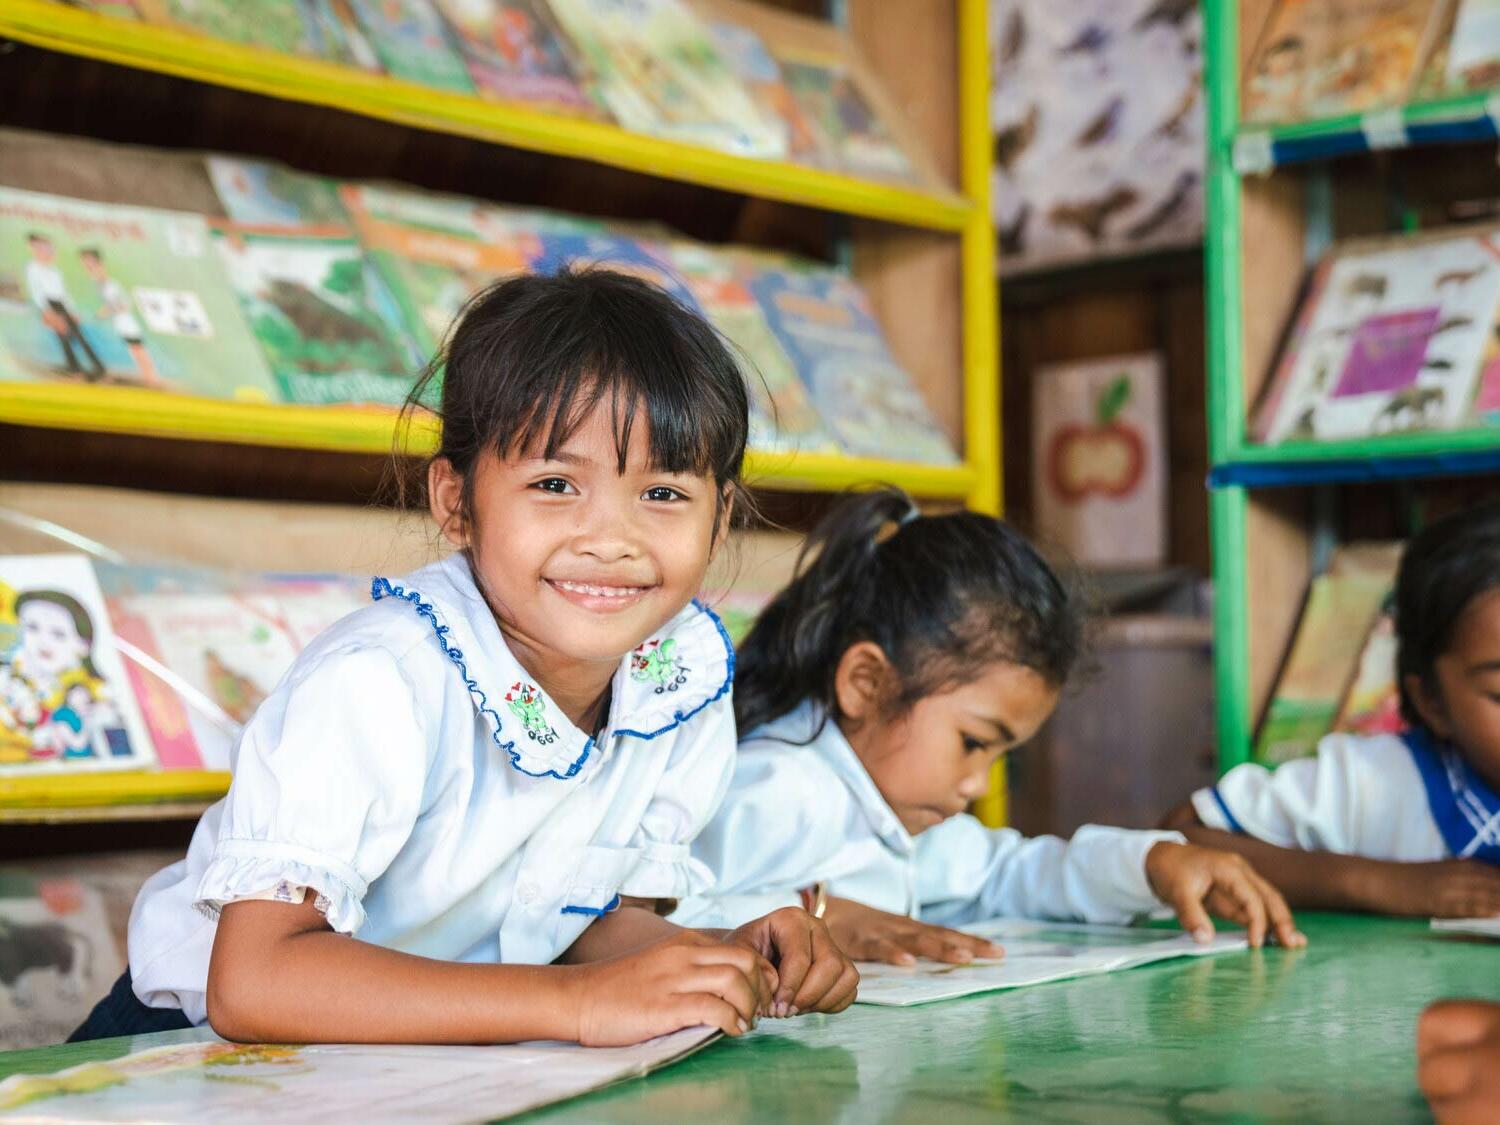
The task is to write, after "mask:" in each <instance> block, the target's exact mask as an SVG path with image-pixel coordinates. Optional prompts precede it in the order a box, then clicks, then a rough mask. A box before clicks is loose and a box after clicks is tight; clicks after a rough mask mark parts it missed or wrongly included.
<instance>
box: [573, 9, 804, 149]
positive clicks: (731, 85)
mask: <svg viewBox="0 0 1500 1125" xmlns="http://www.w3.org/2000/svg"><path fill="white" fill-rule="evenodd" d="M550 3H551V7H552V11H553V13H554V14H555V15H556V17H557V21H558V23H559V24H561V25H562V28H563V30H564V31H565V32H566V33H567V35H568V38H569V39H570V40H571V42H572V43H573V45H574V47H575V48H576V49H577V51H578V54H579V56H580V57H581V58H582V59H584V60H585V62H586V64H587V66H588V69H589V72H590V75H591V76H592V81H593V90H594V93H595V96H596V97H597V98H598V99H599V100H600V101H601V102H602V103H603V104H604V105H605V106H606V107H608V109H609V111H610V113H612V114H613V115H614V117H615V119H616V120H617V121H618V122H619V123H620V124H621V125H623V126H624V127H625V128H626V129H631V130H634V131H635V132H637V133H646V134H650V135H652V136H658V137H666V138H668V139H671V140H677V141H685V142H687V143H689V144H698V145H703V146H705V147H708V148H715V149H719V150H721V151H724V152H732V153H737V154H739V155H742V156H758V157H764V158H767V159H779V158H781V157H784V156H785V155H786V137H785V130H784V128H783V126H782V125H781V122H780V121H779V120H773V119H771V118H768V117H767V115H765V114H764V113H762V112H761V110H760V108H759V107H758V106H757V105H756V103H755V101H754V99H753V98H752V97H751V96H750V94H749V92H748V91H747V90H746V89H745V87H744V85H743V84H742V83H741V82H740V80H739V79H738V78H737V77H736V76H735V74H734V71H733V70H732V69H731V68H730V66H729V64H728V63H726V62H725V60H724V57H723V56H722V55H721V54H720V53H719V50H718V48H717V47H716V46H715V45H714V40H713V36H712V35H711V34H710V33H709V31H708V28H707V27H706V26H705V24H704V23H703V22H702V21H701V20H699V19H698V17H697V15H696V14H694V12H693V11H692V10H691V9H690V8H689V7H688V6H687V5H686V4H684V3H682V0H550Z"/></svg>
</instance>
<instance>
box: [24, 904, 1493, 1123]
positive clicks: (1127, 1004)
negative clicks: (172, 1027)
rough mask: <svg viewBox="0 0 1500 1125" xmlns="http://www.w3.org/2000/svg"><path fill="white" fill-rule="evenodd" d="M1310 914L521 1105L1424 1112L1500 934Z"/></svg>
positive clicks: (803, 1021) (1484, 989)
mask: <svg viewBox="0 0 1500 1125" xmlns="http://www.w3.org/2000/svg"><path fill="white" fill-rule="evenodd" d="M1300 923H1301V925H1302V928H1303V930H1304V932H1306V933H1307V935H1308V937H1309V939H1310V942H1311V944H1310V947H1309V948H1308V949H1306V950H1303V951H1296V952H1291V951H1285V950H1280V949H1271V950H1264V951H1258V952H1251V953H1231V954H1225V955H1223V956H1217V957H1205V958H1201V959H1197V960H1180V961H1173V962H1167V963H1164V964H1160V965H1153V966H1147V967H1145V968H1140V969H1132V970H1128V971H1126V972H1121V973H1112V974H1108V975H1105V976H1099V977H1091V978H1086V979H1082V980H1076V981H1065V982H1059V983H1056V984H1048V985H1039V986H1037V987H1034V988H1023V989H1017V990H1015V991H1011V992H999V993H991V994H989V995H984V996H974V997H969V998H967V999H963V1000H952V1001H947V1002H943V1003H938V1004H929V1005H924V1006H921V1007H916V1008H876V1007H866V1006H863V1005H858V1006H856V1007H854V1008H852V1009H850V1010H849V1011H848V1012H845V1013H843V1014H841V1015H837V1016H805V1017H802V1018H800V1019H792V1020H771V1021H765V1022H763V1023H762V1025H761V1027H760V1028H758V1029H757V1030H756V1031H755V1032H754V1033H752V1034H751V1035H748V1036H746V1037H744V1038H742V1039H739V1040H722V1041H720V1042H718V1043H715V1044H713V1045H712V1046H710V1047H708V1048H707V1049H705V1050H704V1051H702V1052H700V1053H699V1054H697V1055H695V1056H693V1057H691V1058H689V1059H687V1060H685V1061H684V1062H681V1063H679V1064H677V1065H675V1066H672V1067H669V1068H667V1069H666V1070H663V1071H659V1072H658V1073H656V1074H653V1075H651V1076H649V1077H647V1078H644V1079H640V1080H636V1081H631V1082H626V1083H623V1084H621V1085H618V1086H615V1087H612V1088H610V1089H607V1090H603V1091H600V1092H598V1093H595V1094H591V1095H588V1096H586V1097H583V1098H578V1099H575V1100H574V1101H570V1102H565V1103H563V1104H560V1105H557V1106H553V1107H551V1108H549V1109H545V1110H540V1111H537V1112H535V1113H532V1114H528V1115H527V1116H526V1117H525V1118H524V1120H525V1121H526V1122H527V1123H528V1125H530V1123H540V1122H547V1123H549V1125H550V1123H553V1122H575V1121H577V1122H584V1121H587V1122H600V1121H605V1122H611V1121H618V1122H641V1123H643V1125H644V1123H647V1122H650V1123H653V1125H654V1123H657V1122H661V1121H696V1120H705V1121H715V1122H760V1121H766V1122H772V1121H774V1122H782V1121H848V1122H867V1121H874V1122H908V1121H910V1122H933V1121H936V1122H941V1123H942V1125H960V1123H963V1122H969V1121H995V1120H1002V1119H1012V1120H1017V1121H1027V1122H1100V1121H1107V1122H1110V1123H1111V1125H1130V1123H1133V1122H1148V1121H1149V1122H1155V1121H1173V1122H1184V1123H1197V1122H1253V1121H1296V1122H1323V1121H1334V1122H1338V1121H1351V1122H1360V1123H1361V1125H1372V1123H1375V1122H1387V1121H1408V1120H1410V1121H1422V1120H1428V1119H1429V1118H1428V1114H1427V1111H1426V1108H1425V1106H1424V1104H1423V1102H1422V1099H1421V1096H1420V1095H1419V1093H1418V1092H1417V1087H1416V1081H1415V1060H1414V1051H1413V1040H1414V1029H1415V1026H1416V1020H1417V1014H1418V1012H1420V1011H1421V1009H1422V1008H1423V1007H1424V1006H1425V1005H1426V1004H1427V1003H1428V1002H1429V1001H1431V1000H1434V999H1437V998H1439V997H1444V996H1480V997H1485V998H1488V999H1500V946H1497V945H1495V944H1493V943H1489V942H1486V941H1484V940H1483V939H1468V938H1463V937H1458V936H1453V935H1446V934H1436V933H1433V932H1432V931H1431V930H1430V929H1429V928H1428V926H1427V923H1425V922H1405V921H1393V920H1386V919H1372V918H1364V917H1352V916H1342V915H1332V914H1321V915H1320V914H1309V915H1304V916H1303V917H1302V918H1301V919H1300ZM204 1034H205V1033H203V1032H169V1033H167V1034H164V1035H153V1036H143V1037H138V1038H136V1039H110V1040H104V1041H101V1042H99V1043H92V1044H80V1045H77V1046H71V1047H42V1048H36V1049H34V1050H29V1051H13V1052H9V1053H4V1054H0V1077H4V1076H6V1075H9V1074H13V1073H18V1072H31V1073H37V1072H46V1071H50V1070H57V1069H60V1068H62V1067H65V1066H72V1065H75V1064H77V1063H80V1062H85V1061H88V1060H91V1059H104V1058H111V1057H115V1056H117V1055H120V1054H123V1053H125V1052H126V1051H128V1050H131V1049H136V1050H139V1049H141V1048H143V1047H147V1046H156V1045H159V1044H162V1043H169V1042H181V1041H184V1040H186V1039H192V1038H196V1037H202V1036H203V1035H204ZM475 1108H476V1109H478V1108H480V1107H475ZM1497 1119H1500V1114H1497Z"/></svg>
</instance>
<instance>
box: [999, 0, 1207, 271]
mask: <svg viewBox="0 0 1500 1125" xmlns="http://www.w3.org/2000/svg"><path fill="white" fill-rule="evenodd" d="M993 12H994V15H993V18H992V20H991V29H992V30H991V36H992V40H991V60H992V62H991V65H992V68H993V85H992V92H991V99H990V116H991V120H992V121H993V126H992V127H993V131H994V164H993V173H992V175H993V177H994V188H995V191H994V196H995V204H994V206H995V225H996V227H997V229H998V231H999V234H1000V267H1001V269H1002V270H1003V271H1004V272H1006V273H1007V274H1009V273H1015V272H1021V271H1025V270H1030V269H1037V268H1045V267H1051V266H1057V265H1063V264H1068V263H1073V262H1082V261H1088V260H1093V259H1098V258H1105V257H1117V256H1121V255H1128V254H1135V253H1141V252H1145V251H1149V250H1156V249H1161V248H1165V247H1174V246H1191V245H1193V244H1195V243H1197V242H1198V241H1199V240H1200V239H1201V238H1202V233H1203V150H1204V125H1203V120H1204V118H1203V104H1202V96H1201V90H1202V81H1201V79H1202V59H1201V55H1200V46H1199V44H1200V39H1201V36H1202V19H1201V16H1200V15H1199V10H1198V4H1197V3H1196V0H1077V2H1076V3H1070V4H1057V3H1050V2H1048V0H996V2H995V4H994V6H993Z"/></svg>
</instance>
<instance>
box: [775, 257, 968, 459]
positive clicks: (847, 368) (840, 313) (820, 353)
mask: <svg viewBox="0 0 1500 1125" xmlns="http://www.w3.org/2000/svg"><path fill="white" fill-rule="evenodd" d="M750 291H751V292H752V293H753V294H754V295H755V299H756V300H757V301H758V302H759V303H760V307H761V311H762V312H764V313H765V315H766V321H767V323H768V324H769V325H770V326H771V331H772V333H773V334H774V335H775V336H776V339H777V341H778V342H779V343H780V344H781V346H782V348H783V349H784V350H785V351H786V353H787V355H788V356H790V357H791V359H792V361H793V362H794V363H795V364H796V365H797V371H798V373H799V374H800V375H801V376H802V381H803V383H804V384H805V385H806V386H807V388H808V391H809V392H810V394H811V396H812V401H813V405H814V406H815V407H816V408H817V411H818V413H819V415H820V416H821V417H822V419H823V422H824V424H825V425H826V426H827V427H828V428H829V429H830V430H832V431H833V434H834V436H836V437H837V438H838V440H839V443H840V444H841V445H842V446H843V447H844V450H845V451H846V452H847V453H850V454H853V455H854V456H856V457H878V458H881V459H883V460H890V461H916V462H923V463H928V464H939V465H951V464H954V463H955V462H956V461H957V460H958V458H957V457H956V456H955V454H954V452H953V446H952V445H951V443H950V442H949V440H948V437H947V435H946V434H945V433H944V432H943V430H942V428H941V427H940V426H939V425H938V423H937V420H936V419H935V418H933V416H932V413H931V411H929V410H928V408H927V404H926V403H925V402H924V401H923V400H922V396H921V394H920V393H918V391H917V389H916V387H914V386H913V385H912V381H911V378H910V376H908V375H907V373H906V372H905V371H904V370H902V368H901V365H900V364H899V363H898V362H897V361H896V358H895V357H894V356H893V355H891V352H890V348H889V346H888V345H887V344H886V341H885V336H884V335H883V334H882V333H881V331H880V325H879V324H878V323H877V322H876V320H875V314H874V313H873V311H872V310H871V309H870V305H869V302H868V300H867V299H866V297H865V295H864V292H863V290H861V289H860V287H859V286H858V285H856V284H855V283H854V282H853V281H852V280H851V279H850V278H848V277H846V276H845V275H843V274H840V273H835V272H833V271H831V270H818V271H811V270H809V271H803V272H792V271H789V270H775V269H765V270H761V271H759V272H757V273H756V274H755V275H754V276H753V277H752V278H751V279H750Z"/></svg>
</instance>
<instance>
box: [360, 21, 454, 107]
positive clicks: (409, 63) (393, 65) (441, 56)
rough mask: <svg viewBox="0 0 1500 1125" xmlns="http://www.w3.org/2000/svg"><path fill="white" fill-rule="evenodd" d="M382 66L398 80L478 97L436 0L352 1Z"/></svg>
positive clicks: (361, 25)
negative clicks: (434, 2) (433, 0)
mask: <svg viewBox="0 0 1500 1125" xmlns="http://www.w3.org/2000/svg"><path fill="white" fill-rule="evenodd" d="M349 3H350V5H351V6H352V7H353V9H354V14H355V15H356V16H357V17H358V18H359V25H360V27H361V28H362V29H363V30H364V33H365V35H366V37H367V38H368V39H369V41H370V46H371V47H373V48H374V50H375V54H376V55H377V56H379V58H380V62H381V65H382V66H384V68H385V69H386V71H387V72H388V73H390V74H393V75H395V76H396V77H397V78H404V79H406V80H407V81H409V82H419V83H421V84H422V85H423V86H432V87H435V88H436V89H439V90H453V91H455V92H457V93H462V94H472V93H473V92H474V82H473V80H472V79H471V78H470V77H469V69H468V67H467V66H465V65H464V60H463V58H462V57H461V56H460V55H459V53H458V49H457V47H455V46H454V44H453V41H452V39H451V38H450V37H449V32H448V26H447V25H446V24H445V23H444V22H443V18H442V17H441V16H440V15H438V14H437V11H436V10H435V9H434V8H433V7H432V4H431V2H430V0H349Z"/></svg>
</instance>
